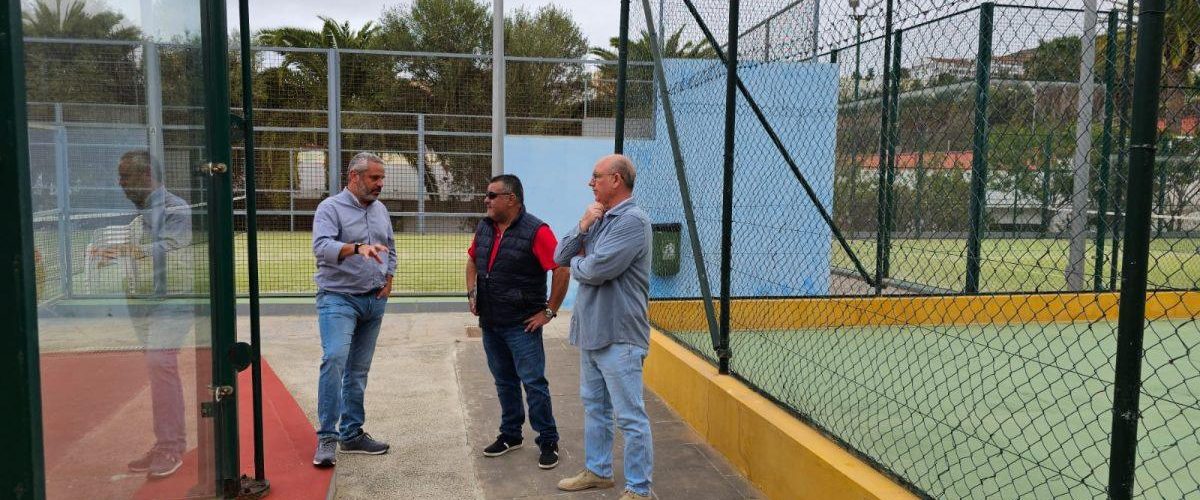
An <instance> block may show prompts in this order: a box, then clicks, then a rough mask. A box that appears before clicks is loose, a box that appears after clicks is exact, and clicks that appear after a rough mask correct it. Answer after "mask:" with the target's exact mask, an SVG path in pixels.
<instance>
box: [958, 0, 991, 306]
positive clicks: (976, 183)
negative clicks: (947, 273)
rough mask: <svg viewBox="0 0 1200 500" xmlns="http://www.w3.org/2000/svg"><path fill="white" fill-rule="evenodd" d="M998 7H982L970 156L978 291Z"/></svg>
mask: <svg viewBox="0 0 1200 500" xmlns="http://www.w3.org/2000/svg"><path fill="white" fill-rule="evenodd" d="M994 12H995V4H993V3H991V2H987V3H984V4H983V5H981V6H980V7H979V51H978V53H977V54H976V59H975V60H976V64H975V139H974V147H973V150H972V154H971V205H970V208H969V210H968V217H969V218H970V219H969V220H970V223H971V226H970V229H969V233H968V236H967V273H966V274H967V282H966V286H965V287H964V291H965V292H967V293H978V292H979V263H980V260H981V256H980V241H981V240H982V239H983V233H984V231H985V230H986V229H987V228H986V222H985V220H986V218H987V171H988V164H987V154H988V123H987V114H988V86H989V85H990V82H991V78H990V75H991V70H992V16H993V13H994Z"/></svg>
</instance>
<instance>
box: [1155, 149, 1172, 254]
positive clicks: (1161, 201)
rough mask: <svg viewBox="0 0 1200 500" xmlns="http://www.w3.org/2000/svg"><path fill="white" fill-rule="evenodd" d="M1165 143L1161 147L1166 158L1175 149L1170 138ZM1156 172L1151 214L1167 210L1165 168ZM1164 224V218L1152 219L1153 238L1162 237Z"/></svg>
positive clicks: (1162, 212)
mask: <svg viewBox="0 0 1200 500" xmlns="http://www.w3.org/2000/svg"><path fill="white" fill-rule="evenodd" d="M1159 142H1162V140H1161V139H1159ZM1166 143H1167V147H1165V148H1163V149H1165V150H1166V153H1167V154H1166V155H1164V156H1166V157H1167V158H1170V157H1171V156H1172V155H1174V154H1175V151H1174V149H1175V143H1174V142H1172V141H1171V140H1167V141H1166ZM1156 173H1157V174H1158V175H1157V177H1158V183H1156V184H1155V185H1154V205H1155V207H1156V208H1155V209H1153V210H1151V211H1150V213H1151V214H1154V213H1159V214H1164V213H1166V212H1167V210H1166V207H1167V169H1165V168H1160V169H1158V171H1157V172H1156ZM1166 225H1167V224H1166V220H1164V219H1162V218H1158V219H1156V220H1155V221H1154V237H1155V238H1161V237H1162V233H1163V231H1164V230H1165V229H1166Z"/></svg>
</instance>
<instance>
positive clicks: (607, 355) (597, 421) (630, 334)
mask: <svg viewBox="0 0 1200 500" xmlns="http://www.w3.org/2000/svg"><path fill="white" fill-rule="evenodd" d="M635 177H636V171H635V170H634V167H633V163H632V162H631V161H629V158H626V157H625V156H622V155H609V156H605V157H604V158H601V159H600V161H599V162H597V163H596V166H595V167H593V170H592V180H591V181H590V182H588V186H590V187H591V188H592V192H593V193H595V197H596V202H595V203H592V204H591V205H589V206H588V208H587V211H586V212H584V215H583V218H582V219H580V221H579V225H578V226H576V227H575V228H574V229H572V230H571V231H570V232H568V233H567V234H566V236H564V237H563V239H562V241H560V242H559V246H558V251H557V252H556V253H555V255H554V260H555V262H557V263H558V264H559V265H560V266H569V267H570V268H571V276H572V277H573V278H575V280H576V281H578V282H579V290H578V292H577V295H576V299H575V309H574V311H573V313H572V315H571V333H570V339H571V344H573V345H575V346H577V347H579V365H580V366H579V369H580V375H579V379H580V383H579V397H580V398H581V399H582V400H583V410H584V428H583V442H584V462H585V464H586V468H585V469H584V470H583V471H581V472H580V473H579V474H577V475H575V476H573V477H570V478H567V479H563V480H562V481H559V483H558V488H559V489H561V490H564V491H579V490H585V489H588V488H609V487H612V486H613V480H612V478H613V467H612V461H613V455H612V447H613V413H614V411H615V413H616V422H617V425H620V427H621V432H622V434H623V435H624V436H625V493H624V495H623V496H621V500H641V499H648V498H650V481H651V474H652V472H653V468H654V449H653V445H652V442H651V437H650V419H649V417H647V416H646V405H645V402H644V400H643V399H642V391H643V388H642V363H643V361H645V359H646V354H647V351H648V350H649V346H650V320H649V316H648V315H647V312H648V305H649V290H650V217H649V216H647V215H646V212H644V211H642V209H641V208H640V207H638V206H637V204H636V203H635V202H634V200H633V185H634V179H635Z"/></svg>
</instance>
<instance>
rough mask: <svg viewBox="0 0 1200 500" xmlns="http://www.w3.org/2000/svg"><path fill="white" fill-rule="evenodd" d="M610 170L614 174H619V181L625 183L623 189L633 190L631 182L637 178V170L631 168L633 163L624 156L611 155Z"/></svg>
mask: <svg viewBox="0 0 1200 500" xmlns="http://www.w3.org/2000/svg"><path fill="white" fill-rule="evenodd" d="M610 165H612V170H613V173H615V174H621V180H623V181H625V187H627V188H629V190H630V191H632V190H633V182H634V180H636V178H637V169H636V168H634V167H633V161H632V160H630V159H629V157H628V156H625V155H612V163H611V164H610Z"/></svg>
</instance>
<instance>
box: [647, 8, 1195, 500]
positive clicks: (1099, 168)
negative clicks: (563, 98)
mask: <svg viewBox="0 0 1200 500" xmlns="http://www.w3.org/2000/svg"><path fill="white" fill-rule="evenodd" d="M630 4H631V13H630V21H629V33H630V36H629V38H630V47H631V49H630V51H629V54H630V60H631V61H650V62H653V63H654V69H655V72H656V74H655V75H654V77H655V80H656V83H657V85H656V88H655V89H654V90H655V92H654V94H653V95H652V96H641V97H640V98H639V97H634V96H630V97H629V98H628V100H627V101H626V103H625V106H626V109H627V110H628V113H629V114H630V115H634V114H637V115H640V116H653V117H655V128H656V130H655V133H654V135H653V137H652V138H649V139H639V138H629V139H626V141H625V144H624V149H625V151H626V152H627V153H628V154H630V155H631V156H632V157H633V159H634V161H635V163H636V164H637V165H638V167H639V169H640V172H639V183H638V193H637V194H638V197H639V203H640V204H642V205H643V206H644V207H646V208H647V210H648V212H649V213H650V214H651V216H652V218H653V221H654V222H655V223H656V224H657V225H656V229H655V252H656V256H655V257H656V259H657V260H656V262H658V263H659V265H656V267H655V276H654V278H653V280H652V284H651V300H652V305H651V321H652V322H653V323H654V324H655V325H656V327H657V328H658V329H660V330H662V331H664V332H665V333H668V334H669V335H670V336H672V337H673V338H675V339H676V340H678V341H680V342H681V343H683V344H685V345H687V346H689V347H691V348H692V349H694V350H695V351H697V352H698V353H700V354H702V355H704V356H706V357H708V358H709V359H711V360H712V361H714V363H717V364H719V365H722V366H725V365H726V363H727V367H728V371H729V373H730V374H731V375H732V376H735V377H738V378H740V379H741V380H743V381H745V382H746V383H748V384H749V385H751V386H752V387H754V388H756V389H757V390H759V391H760V392H761V393H763V394H764V395H766V396H767V397H769V398H771V399H773V400H775V401H776V402H778V403H779V404H780V405H782V406H783V407H785V408H787V409H789V410H791V411H792V412H794V413H795V414H796V415H797V416H799V417H801V418H803V419H804V420H806V421H808V422H810V423H812V424H814V425H815V426H816V427H818V428H820V429H822V430H823V431H824V432H826V433H827V434H828V435H830V436H832V437H833V438H835V439H836V440H838V441H839V442H841V443H842V444H844V445H846V446H847V447H848V448H850V449H852V450H854V451H855V452H856V453H858V454H859V455H860V456H861V457H862V458H864V459H866V460H867V461H869V462H871V463H873V464H875V465H876V466H877V467H878V468H879V469H881V470H883V471H885V472H886V473H888V474H891V475H892V476H893V477H895V478H896V479H897V480H899V481H901V482H902V483H904V484H906V485H907V486H909V487H910V488H911V489H912V490H913V491H914V492H917V493H919V494H922V495H929V496H933V497H949V498H958V497H972V498H975V497H991V496H1005V497H1008V496H1020V497H1025V496H1028V497H1038V498H1041V497H1051V496H1053V497H1061V496H1067V497H1096V496H1103V495H1106V494H1108V495H1112V496H1114V497H1121V496H1123V495H1122V492H1132V493H1133V494H1134V495H1136V496H1146V497H1151V498H1178V497H1184V496H1187V495H1190V494H1195V493H1196V492H1197V491H1198V489H1200V472H1198V471H1200V469H1197V468H1198V467H1200V440H1198V438H1197V436H1198V429H1200V426H1198V425H1197V422H1200V411H1198V410H1200V400H1198V398H1197V394H1200V365H1198V364H1197V363H1200V359H1197V358H1196V355H1195V354H1193V352H1195V347H1198V346H1200V330H1198V329H1197V327H1196V323H1195V321H1194V320H1195V318H1196V317H1197V315H1200V292H1198V291H1197V290H1198V288H1200V284H1198V281H1200V238H1197V236H1198V235H1197V234H1196V233H1197V231H1198V230H1200V192H1198V190H1200V177H1197V176H1200V168H1198V167H1200V165H1198V163H1200V157H1198V156H1197V151H1196V143H1195V137H1196V135H1197V133H1198V132H1200V128H1197V121H1198V120H1200V105H1198V104H1200V99H1198V98H1200V95H1198V94H1200V91H1198V90H1197V88H1196V86H1197V85H1200V80H1198V79H1197V76H1200V75H1198V74H1197V66H1198V64H1200V9H1198V7H1197V5H1196V4H1195V2H1185V1H1177V0H1172V1H1168V2H1166V8H1165V15H1160V16H1159V17H1158V19H1159V20H1160V23H1161V24H1160V25H1161V26H1162V27H1163V33H1164V34H1165V37H1164V42H1163V43H1162V44H1161V45H1146V46H1139V44H1138V40H1137V39H1136V34H1137V32H1138V30H1139V28H1143V26H1141V25H1140V23H1139V21H1138V19H1139V15H1141V16H1142V17H1141V19H1143V21H1142V22H1145V21H1144V20H1145V19H1151V24H1152V25H1153V24H1154V21H1153V19H1155V17H1154V16H1155V14H1154V12H1160V11H1159V10H1158V8H1157V7H1154V5H1153V4H1151V8H1148V9H1146V10H1147V12H1149V17H1147V16H1146V13H1145V12H1140V10H1141V9H1142V8H1143V6H1142V4H1141V3H1130V4H1125V3H1114V2H1100V4H1099V5H1097V4H1096V3H1095V2H1091V3H1090V4H1089V3H1087V2H1082V1H1080V2H1073V1H1065V0H1064V1H1058V2H1053V3H1051V4H1045V3H1042V4H1040V5H1035V4H1034V3H1032V2H1030V3H1028V4H1022V5H1007V4H994V3H981V2H966V1H953V0H944V1H931V2H903V3H900V2H896V3H893V2H888V1H886V0H885V1H880V2H871V3H870V4H869V5H859V3H858V2H849V5H846V6H843V5H827V4H817V3H815V2H786V1H765V2H741V5H740V9H738V10H739V11H740V12H739V19H738V21H737V23H736V24H735V26H737V27H738V28H737V31H738V33H739V35H738V37H737V59H736V63H737V65H736V67H737V80H736V81H735V83H736V84H737V86H736V87H737V88H736V107H735V108H734V113H733V116H734V118H735V124H736V126H735V129H734V130H735V132H734V133H733V135H732V137H733V139H734V141H733V150H732V151H733V169H732V183H731V184H726V183H724V182H723V180H725V178H726V177H725V176H726V171H725V168H724V167H725V164H724V152H725V150H724V147H725V141H723V140H722V139H721V131H722V130H726V126H727V125H726V118H727V116H726V111H727V109H728V106H727V105H726V102H727V101H726V83H727V81H728V80H729V79H730V75H729V72H728V71H727V66H726V65H725V64H724V63H723V58H724V57H726V56H728V55H729V54H730V52H731V51H730V50H729V48H730V45H729V41H730V38H729V34H728V32H729V31H730V29H729V25H730V23H729V19H730V17H731V15H732V14H731V11H732V10H733V9H731V4H732V3H731V2H729V1H721V0H662V1H659V0H632V1H631V2H630ZM1151 27H1153V26H1151ZM639 33H640V35H639ZM1139 51H1146V53H1147V54H1156V53H1158V52H1162V53H1163V55H1164V57H1163V64H1162V69H1161V72H1158V77H1159V79H1160V80H1161V85H1154V84H1150V85H1146V84H1143V85H1142V86H1140V87H1137V86H1135V85H1134V81H1135V77H1139V75H1138V74H1137V72H1136V71H1135V69H1136V68H1137V67H1142V66H1146V65H1144V64H1143V65H1138V64H1137V54H1138V52H1139ZM1146 75H1147V73H1145V72H1143V74H1142V75H1141V76H1140V78H1144V77H1145V76H1146ZM1149 75H1150V76H1153V72H1151V73H1149ZM1141 81H1143V82H1145V81H1150V80H1146V79H1143V80H1141ZM1156 87H1161V88H1156ZM1155 90H1159V91H1161V98H1160V100H1159V101H1158V104H1159V106H1158V116H1159V119H1158V123H1157V127H1155V124H1154V123H1153V121H1147V120H1146V119H1143V120H1142V122H1141V123H1142V125H1141V127H1142V128H1141V129H1138V128H1137V123H1138V120H1137V119H1136V117H1137V116H1139V113H1142V114H1141V115H1140V116H1142V117H1143V118H1144V117H1147V116H1150V115H1149V114H1146V113H1145V112H1146V111H1151V112H1153V111H1154V109H1153V106H1150V107H1149V109H1148V110H1147V109H1146V108H1145V107H1143V109H1141V111H1139V108H1138V107H1137V106H1135V105H1134V98H1135V95H1139V94H1140V95H1142V96H1146V95H1151V94H1153V93H1154V91H1155ZM1141 102H1154V101H1146V100H1143V101H1141ZM1146 124H1149V126H1147V125H1146ZM1139 130H1140V131H1141V132H1142V133H1146V132H1147V131H1148V132H1150V133H1152V134H1153V133H1154V132H1157V133H1158V143H1157V150H1156V151H1154V156H1153V161H1151V162H1148V163H1150V164H1152V166H1153V172H1154V173H1153V174H1148V173H1147V172H1148V171H1149V168H1147V167H1150V166H1151V165H1139V164H1137V163H1135V162H1133V161H1132V160H1133V157H1136V156H1137V155H1138V154H1141V153H1144V152H1146V151H1150V149H1149V148H1150V147H1152V146H1155V145H1154V144H1140V143H1138V142H1136V141H1135V138H1136V137H1138V135H1137V133H1138V131H1139ZM1131 169H1132V170H1131ZM1131 171H1132V172H1136V173H1135V174H1134V177H1130V174H1129V172H1131ZM1147 175H1152V177H1153V179H1151V181H1152V182H1153V185H1152V186H1146V187H1147V188H1149V189H1140V188H1138V185H1137V184H1138V183H1137V182H1131V179H1132V180H1143V178H1145V177H1146V176H1147ZM1139 176H1140V177H1139ZM726 189H729V190H730V191H729V192H727V191H726ZM726 195H731V199H732V204H731V205H728V206H727V205H726V202H725V201H724V199H725V196H726ZM1141 202H1149V204H1148V208H1149V210H1148V213H1147V212H1146V211H1143V210H1141V209H1138V208H1137V206H1138V205H1137V203H1141ZM725 224H727V226H725ZM723 226H724V227H723ZM1127 231H1128V233H1127ZM1139 231H1143V232H1145V231H1148V237H1149V238H1150V239H1149V244H1148V245H1147V248H1148V256H1147V258H1146V259H1145V260H1142V262H1143V263H1144V262H1147V261H1148V269H1146V270H1145V274H1144V275H1143V274H1141V273H1140V272H1138V271H1137V266H1136V265H1133V267H1125V266H1129V265H1131V263H1130V262H1124V263H1123V261H1124V257H1125V254H1126V253H1128V252H1131V251H1133V252H1137V249H1138V246H1139V245H1140V243H1138V241H1145V240H1137V238H1134V240H1131V241H1133V243H1128V242H1126V241H1125V240H1124V238H1125V235H1126V234H1130V235H1133V236H1137V234H1139ZM725 238H728V240H727V241H729V242H730V243H729V244H728V245H725V244H723V240H725ZM1130 245H1132V246H1130ZM724 252H729V254H728V255H727V256H726V255H723V253H724ZM1135 257H1136V255H1135ZM723 258H727V259H728V260H727V262H728V264H727V265H725V264H723ZM1133 260H1134V261H1136V260H1138V259H1137V258H1135V259H1133ZM664 262H671V263H672V264H674V263H678V264H679V265H678V267H675V266H674V265H663V263H664ZM1131 270H1132V271H1131ZM1126 274H1128V276H1126ZM726 276H727V278H726ZM1141 286H1144V287H1145V288H1147V289H1148V290H1149V293H1148V294H1147V295H1146V296H1145V298H1144V299H1143V298H1142V297H1141V295H1140V294H1139V293H1140V292H1130V293H1127V294H1125V295H1124V299H1122V294H1121V293H1120V291H1121V290H1123V289H1125V288H1126V287H1128V288H1129V289H1130V290H1140V287H1141ZM722 290H727V295H725V296H722V295H723V294H722ZM722 300H728V301H729V308H728V311H729V314H728V317H727V319H726V320H727V321H728V322H729V328H728V329H727V330H726V329H724V328H722V327H721V326H720V323H721V322H722V319H724V318H723V313H722V307H720V302H721V301H722ZM1138 303H1140V304H1144V307H1145V310H1144V311H1137V310H1134V309H1132V308H1130V305H1131V304H1138ZM1137 324H1142V326H1143V328H1144V339H1141V338H1139V337H1140V335H1141V334H1137V332H1136V331H1135V329H1132V328H1130V325H1137ZM1134 334H1137V335H1134ZM1143 346H1144V353H1142V348H1143ZM1131 353H1132V357H1130V356H1131ZM1118 359H1124V360H1129V359H1133V360H1135V361H1134V362H1133V363H1132V365H1131V364H1130V363H1129V362H1128V361H1118ZM1133 365H1136V366H1134V368H1139V367H1140V376H1139V374H1138V373H1137V370H1131V368H1130V367H1131V366H1133ZM1131 394H1132V395H1134V396H1138V399H1133V400H1131V399H1130V398H1129V395H1131ZM1139 400H1140V408H1141V411H1140V413H1138V412H1133V411H1131V408H1132V407H1131V406H1128V405H1129V404H1130V401H1139ZM1130 415H1134V416H1135V417H1136V418H1131V417H1130ZM1114 422H1116V426H1115V427H1114ZM1130 423H1136V425H1137V427H1136V429H1137V435H1136V436H1135V438H1136V439H1134V440H1133V443H1134V444H1136V459H1134V460H1132V464H1133V466H1132V467H1126V466H1125V465H1124V464H1123V463H1121V460H1123V459H1122V458H1121V457H1122V456H1123V455H1122V453H1128V452H1129V451H1130V450H1132V449H1133V447H1132V446H1130V445H1129V444H1128V443H1127V442H1126V441H1125V440H1123V439H1124V438H1123V437H1122V433H1123V432H1127V431H1128V430H1129V429H1131V428H1132V427H1129V425H1128V424H1130ZM1114 461H1115V462H1114ZM1129 470H1132V471H1136V475H1135V476H1133V477H1135V478H1136V484H1133V485H1132V486H1130V483H1129V481H1128V477H1129V476H1128V474H1127V471H1129Z"/></svg>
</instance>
